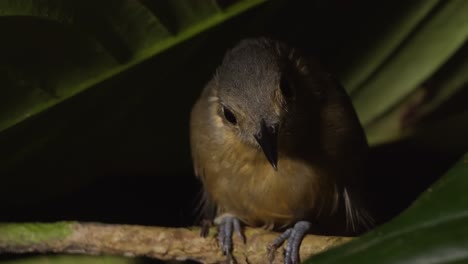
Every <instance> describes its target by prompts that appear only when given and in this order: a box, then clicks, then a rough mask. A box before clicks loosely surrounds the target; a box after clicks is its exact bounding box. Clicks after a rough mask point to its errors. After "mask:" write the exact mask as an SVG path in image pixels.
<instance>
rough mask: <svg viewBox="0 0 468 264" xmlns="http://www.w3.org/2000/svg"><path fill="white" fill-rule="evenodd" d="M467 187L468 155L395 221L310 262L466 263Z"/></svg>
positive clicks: (319, 263)
mask: <svg viewBox="0 0 468 264" xmlns="http://www.w3.org/2000/svg"><path fill="white" fill-rule="evenodd" d="M467 188H468V153H467V154H465V155H464V157H462V158H461V160H460V161H459V162H458V163H457V164H456V165H455V166H454V167H453V168H452V169H450V170H449V171H448V172H447V173H446V175H445V176H443V178H442V179H441V180H439V182H437V183H436V184H435V185H434V186H433V187H431V188H429V189H428V190H427V191H426V192H425V193H424V194H423V195H422V196H421V197H420V198H419V199H418V200H417V201H416V202H415V203H414V204H413V205H412V206H411V207H410V208H409V209H407V210H406V211H405V212H403V213H402V214H401V215H399V216H398V217H396V218H395V219H393V220H392V221H391V222H389V223H387V224H385V225H383V226H381V227H378V228H377V229H375V230H373V231H371V232H370V233H368V234H366V235H365V236H363V237H361V238H359V239H357V240H355V241H352V242H350V243H348V244H346V245H343V246H341V247H338V248H335V249H332V250H330V251H327V252H325V253H323V254H320V255H317V256H315V257H312V258H311V259H309V260H308V261H307V263H314V264H325V263H327V264H331V263H382V264H385V263H388V264H390V263H392V264H395V263H466V262H467V261H468V207H467V204H468V195H467V194H466V190H467ZM395 195H397V193H395Z"/></svg>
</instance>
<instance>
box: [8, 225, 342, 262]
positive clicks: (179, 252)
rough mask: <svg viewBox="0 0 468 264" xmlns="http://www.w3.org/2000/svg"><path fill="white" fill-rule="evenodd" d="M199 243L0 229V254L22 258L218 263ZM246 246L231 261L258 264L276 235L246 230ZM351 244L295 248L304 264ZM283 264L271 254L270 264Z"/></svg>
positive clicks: (61, 228) (136, 229) (115, 228)
mask: <svg viewBox="0 0 468 264" xmlns="http://www.w3.org/2000/svg"><path fill="white" fill-rule="evenodd" d="M215 233H216V230H215V229H212V230H210V235H209V237H208V238H203V237H200V235H199V234H200V229H199V228H164V227H149V226H138V225H111V224H100V223H78V222H57V223H5V224H0V254H2V253H25V252H40V253H46V252H54V253H75V254H76V253H77V254H86V255H101V254H102V255H121V256H128V257H134V256H145V257H150V258H157V259H161V260H187V259H191V260H196V261H200V262H202V263H217V262H223V261H224V260H225V259H226V257H225V256H223V255H222V254H221V251H220V249H219V248H218V244H217V241H216V236H215ZM245 235H246V238H247V241H246V244H243V243H242V242H241V240H240V239H239V238H238V237H237V236H234V243H235V249H234V252H233V255H234V257H235V258H236V260H237V262H238V263H264V262H265V261H266V259H267V255H266V252H267V251H266V248H267V245H268V244H269V243H271V242H272V241H273V240H274V239H275V238H276V236H277V235H278V234H277V233H274V232H270V231H266V230H263V229H256V228H246V229H245ZM350 239H351V238H346V237H325V236H314V235H308V236H307V237H306V238H305V239H304V241H303V243H302V246H301V257H302V258H303V259H305V258H306V257H307V256H309V255H311V254H316V253H318V252H321V251H323V250H326V249H328V248H330V247H333V246H336V245H338V244H342V243H344V242H346V241H348V240H350ZM282 261H283V259H282V254H281V252H278V253H277V256H276V258H275V263H281V262H282Z"/></svg>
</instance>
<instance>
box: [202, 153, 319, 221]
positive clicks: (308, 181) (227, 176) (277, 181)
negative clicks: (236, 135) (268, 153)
mask: <svg viewBox="0 0 468 264" xmlns="http://www.w3.org/2000/svg"><path fill="white" fill-rule="evenodd" d="M223 148H225V149H226V150H224V151H216V152H214V154H213V155H212V156H211V162H212V163H211V164H212V165H211V166H209V167H211V168H212V170H213V171H210V172H209V173H207V176H208V175H211V176H210V179H206V181H205V182H206V183H207V184H208V185H209V186H206V187H207V190H208V191H209V192H210V193H211V196H212V197H213V199H214V200H215V203H216V204H217V205H218V207H219V209H220V213H231V214H233V215H235V216H237V217H238V218H240V219H241V220H243V221H244V222H246V223H247V224H249V225H253V226H268V227H271V228H274V227H281V226H285V225H289V224H290V223H293V222H295V221H297V220H300V219H302V218H304V217H305V216H306V215H307V214H309V213H311V211H313V210H314V209H316V207H317V201H318V196H319V195H320V181H319V179H320V177H319V173H318V171H317V170H316V169H315V168H314V166H313V164H310V163H308V162H306V161H303V160H295V159H290V158H288V157H285V156H283V155H281V154H280V156H279V161H278V170H277V171H275V170H274V169H273V168H272V166H271V165H270V164H269V163H268V161H267V160H266V158H265V156H264V154H263V153H262V151H261V150H260V149H257V148H255V147H251V146H246V145H243V144H232V145H229V144H225V145H224V147H223Z"/></svg>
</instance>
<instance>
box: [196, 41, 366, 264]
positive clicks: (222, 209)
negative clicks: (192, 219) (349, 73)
mask: <svg viewBox="0 0 468 264" xmlns="http://www.w3.org/2000/svg"><path fill="white" fill-rule="evenodd" d="M190 147H191V156H192V161H193V167H194V173H195V175H196V176H197V177H198V178H199V179H200V180H201V183H202V186H203V187H202V198H201V212H202V218H203V219H204V220H206V221H209V222H210V223H214V224H216V225H218V239H219V242H220V246H221V250H222V252H223V253H224V254H225V255H227V258H228V259H227V261H228V262H229V259H230V258H231V257H232V256H231V252H232V250H233V242H232V236H233V233H234V232H236V233H237V234H238V235H239V236H240V237H241V238H242V239H243V240H244V241H245V237H244V236H243V234H242V227H243V226H252V227H262V228H265V229H268V230H275V231H279V232H281V234H280V235H279V236H278V238H277V239H276V240H274V241H273V242H272V243H271V244H270V246H269V247H268V256H269V260H270V261H272V260H273V258H274V252H275V251H276V250H277V249H278V248H279V247H281V246H282V245H283V244H284V242H285V241H287V246H286V247H285V249H284V250H285V251H284V263H286V264H289V263H299V261H300V257H299V248H300V244H301V241H302V239H303V238H304V236H305V235H306V234H307V233H310V232H315V231H316V232H325V233H326V232H330V231H329V230H335V231H331V232H344V233H346V234H355V233H356V232H358V231H357V230H367V229H369V228H370V227H371V226H372V221H373V219H372V217H371V215H370V213H369V211H368V210H367V209H366V205H365V204H366V203H365V199H364V195H363V188H364V177H363V175H364V168H365V163H366V160H367V156H368V149H369V147H368V143H367V139H366V136H365V132H364V130H363V128H362V126H361V124H360V122H359V119H358V116H357V114H356V112H355V110H354V108H353V104H352V101H351V99H350V97H349V95H348V94H347V93H346V91H345V89H344V88H343V87H342V85H341V84H340V82H339V81H338V80H337V78H336V77H335V76H334V75H333V74H331V73H329V71H327V70H326V69H325V67H324V66H323V65H322V64H320V62H319V61H318V59H314V58H311V57H310V56H308V55H304V53H303V52H301V51H300V50H299V49H297V48H294V47H292V46H290V45H288V44H287V43H286V42H284V41H281V40H277V39H272V38H268V37H254V38H246V39H242V40H241V41H239V42H238V43H237V44H236V45H235V46H234V47H232V48H231V49H229V50H228V51H227V52H226V53H225V55H224V58H223V59H222V62H221V63H220V65H219V66H218V67H217V68H216V71H215V74H214V75H213V77H212V78H211V79H210V80H209V81H208V82H207V84H206V85H205V87H204V89H203V90H202V92H201V95H200V96H199V97H198V99H197V100H196V102H195V103H194V105H193V107H192V111H191V113H190ZM327 228H328V229H327ZM314 230H315V231H314ZM327 230H328V231H327ZM336 230H338V231H336ZM340 230H341V231H340ZM342 230H344V231H342ZM205 234H206V232H205Z"/></svg>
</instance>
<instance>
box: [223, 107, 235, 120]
mask: <svg viewBox="0 0 468 264" xmlns="http://www.w3.org/2000/svg"><path fill="white" fill-rule="evenodd" d="M223 114H224V118H226V120H227V121H228V122H229V123H231V124H233V125H235V124H237V119H236V116H235V115H234V114H233V113H232V111H231V110H229V109H228V108H226V107H224V106H223Z"/></svg>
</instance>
